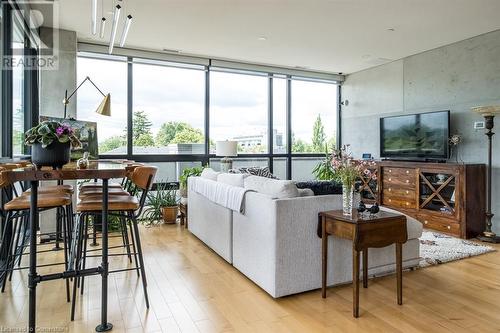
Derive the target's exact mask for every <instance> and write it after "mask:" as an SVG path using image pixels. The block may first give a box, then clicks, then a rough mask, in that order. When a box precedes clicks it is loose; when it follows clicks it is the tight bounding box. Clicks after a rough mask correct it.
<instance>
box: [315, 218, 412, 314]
mask: <svg viewBox="0 0 500 333" xmlns="http://www.w3.org/2000/svg"><path fill="white" fill-rule="evenodd" d="M318 218H319V223H321V239H322V240H321V242H322V249H321V252H322V286H321V296H322V297H323V298H325V297H326V283H327V271H328V267H327V263H328V236H329V235H333V236H336V237H339V238H344V239H349V240H351V241H352V255H353V267H352V276H353V280H352V285H353V312H352V314H353V316H354V317H355V318H358V317H359V257H360V253H361V252H363V287H364V288H367V287H368V248H370V247H371V248H381V247H386V246H389V245H392V244H396V274H397V296H398V297H397V298H398V304H399V305H401V304H403V255H402V247H403V244H404V243H406V241H407V240H408V233H407V230H406V216H404V215H401V214H393V213H389V212H384V211H380V212H379V213H377V214H376V215H370V214H369V213H365V214H364V215H363V214H358V212H357V211H355V210H353V212H352V215H351V216H346V215H343V212H342V210H332V211H327V212H320V213H319V214H318Z"/></svg>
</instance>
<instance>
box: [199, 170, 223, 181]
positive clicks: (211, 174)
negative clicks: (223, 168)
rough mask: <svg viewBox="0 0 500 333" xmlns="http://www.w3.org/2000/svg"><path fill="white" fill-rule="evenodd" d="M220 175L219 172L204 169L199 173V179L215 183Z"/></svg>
mask: <svg viewBox="0 0 500 333" xmlns="http://www.w3.org/2000/svg"><path fill="white" fill-rule="evenodd" d="M220 174H221V173H220V172H217V171H215V170H214V169H211V168H205V169H203V171H202V172H201V175H200V177H201V178H206V179H210V180H213V181H217V176H218V175H220Z"/></svg>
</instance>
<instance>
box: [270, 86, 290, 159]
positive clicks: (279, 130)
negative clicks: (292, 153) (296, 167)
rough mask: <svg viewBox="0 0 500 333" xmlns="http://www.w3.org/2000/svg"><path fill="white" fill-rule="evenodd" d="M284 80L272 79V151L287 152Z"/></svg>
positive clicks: (277, 152)
mask: <svg viewBox="0 0 500 333" xmlns="http://www.w3.org/2000/svg"><path fill="white" fill-rule="evenodd" d="M286 86H287V81H286V79H280V78H274V79H273V151H274V153H275V154H285V153H286V152H287V125H286V124H287V116H286V110H287V102H286Z"/></svg>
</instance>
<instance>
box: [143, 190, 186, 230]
mask: <svg viewBox="0 0 500 333" xmlns="http://www.w3.org/2000/svg"><path fill="white" fill-rule="evenodd" d="M176 192H177V191H176V190H175V189H172V188H171V185H170V184H167V183H160V184H158V185H157V187H156V190H155V191H151V192H149V193H148V196H147V202H146V204H147V208H146V209H145V210H144V213H143V218H142V220H145V221H146V224H148V225H151V224H155V223H158V222H161V221H164V222H165V223H167V224H173V223H175V221H176V220H177V212H178V207H177V203H178V200H177V194H176Z"/></svg>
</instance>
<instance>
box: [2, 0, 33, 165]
mask: <svg viewBox="0 0 500 333" xmlns="http://www.w3.org/2000/svg"><path fill="white" fill-rule="evenodd" d="M1 6H2V36H1V38H2V53H1V61H2V64H4V60H5V59H6V58H10V57H12V55H13V48H12V32H13V22H12V12H13V11H16V10H18V11H20V10H24V11H26V10H29V8H23V9H21V8H20V7H19V5H18V4H17V3H16V2H15V1H12V2H9V1H4V0H2V1H1ZM25 17H30V15H29V13H28V14H27V15H25ZM23 23H24V29H23V37H24V50H23V55H24V57H25V58H28V57H33V56H37V55H38V52H39V50H38V48H37V47H36V46H34V45H31V40H32V39H31V38H30V37H31V35H30V34H33V33H36V32H35V31H33V30H31V29H30V28H29V27H30V24H29V22H23ZM39 70H40V69H39V68H33V67H29V66H25V67H24V68H23V107H24V109H23V113H24V131H27V130H28V129H29V128H31V127H33V126H35V125H36V124H37V123H38V116H39V90H38V89H39ZM1 80H2V89H1V96H2V103H1V108H2V109H1V110H2V112H1V113H2V115H1V119H2V124H1V126H2V141H1V143H2V144H1V146H2V147H1V156H2V157H7V158H12V157H13V146H12V145H13V140H12V135H13V130H14V128H13V116H12V111H13V110H12V107H13V96H12V95H13V74H12V68H11V67H10V66H7V67H4V66H3V65H2V76H1ZM23 153H24V155H29V154H30V147H28V146H26V145H24V146H23ZM21 157H22V156H21Z"/></svg>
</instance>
